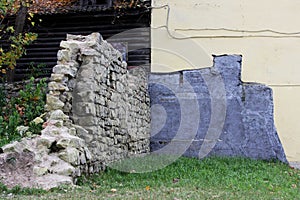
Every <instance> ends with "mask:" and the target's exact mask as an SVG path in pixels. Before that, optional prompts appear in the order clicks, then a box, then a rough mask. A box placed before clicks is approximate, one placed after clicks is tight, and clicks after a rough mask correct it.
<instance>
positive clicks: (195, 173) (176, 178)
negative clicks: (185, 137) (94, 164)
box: [0, 158, 300, 200]
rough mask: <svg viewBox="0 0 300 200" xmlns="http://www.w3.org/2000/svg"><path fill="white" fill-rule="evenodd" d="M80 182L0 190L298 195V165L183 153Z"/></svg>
mask: <svg viewBox="0 0 300 200" xmlns="http://www.w3.org/2000/svg"><path fill="white" fill-rule="evenodd" d="M78 184H79V186H80V187H75V188H74V187H73V188H71V187H59V188H57V189H53V190H50V191H48V192H46V193H42V192H40V191H38V192H31V191H30V190H28V189H27V190H26V193H27V194H28V196H24V194H25V192H23V193H21V194H23V195H20V194H19V193H14V191H10V190H3V189H1V187H0V190H2V193H4V192H5V195H7V194H8V193H13V194H16V196H15V197H17V198H22V199H35V198H39V199H58V198H59V199H172V200H173V199H264V200H265V199H295V200H296V199H300V171H299V170H296V169H292V168H290V167H289V166H288V165H286V164H283V163H279V162H266V161H255V160H250V159H245V158H205V159H203V160H200V161H199V160H197V159H192V158H180V159H178V160H177V161H176V162H174V163H173V164H172V165H169V166H167V167H165V168H163V169H161V170H158V171H154V172H150V173H142V174H135V173H124V172H120V171H117V170H114V169H107V170H106V171H105V172H101V173H99V174H97V175H93V176H91V177H82V178H80V179H79V180H78ZM18 192H20V191H18ZM33 194H34V195H33Z"/></svg>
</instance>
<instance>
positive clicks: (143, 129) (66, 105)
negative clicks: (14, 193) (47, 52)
mask: <svg viewBox="0 0 300 200" xmlns="http://www.w3.org/2000/svg"><path fill="white" fill-rule="evenodd" d="M60 47H61V50H59V51H58V54H57V57H58V62H57V65H56V66H54V68H53V73H52V74H51V77H50V82H49V83H48V89H49V92H48V94H47V102H46V106H45V108H46V110H47V116H48V117H47V121H46V122H45V123H44V129H43V130H42V132H41V135H39V136H36V137H34V138H24V139H22V140H21V141H20V142H14V143H12V144H8V145H5V146H3V147H2V148H1V150H2V154H0V166H1V170H0V175H1V177H2V178H3V179H2V180H1V181H2V182H3V183H5V184H6V185H8V186H14V185H21V186H22V187H42V188H44V189H48V188H52V187H56V186H58V185H60V184H73V183H74V182H76V177H78V176H80V175H82V174H90V173H95V172H98V171H100V170H102V169H103V168H104V167H105V166H106V165H107V164H109V163H111V162H113V161H118V160H121V159H123V158H127V157H132V156H136V155H140V154H148V153H149V151H150V148H149V143H150V141H149V138H150V100H149V96H148V91H147V89H148V87H147V78H148V77H147V73H146V70H144V68H142V67H139V68H134V69H131V70H130V72H129V71H128V70H127V64H126V62H124V61H122V54H121V53H120V52H119V51H117V50H115V49H114V48H113V47H112V46H111V45H110V44H109V43H107V42H106V41H104V40H103V39H102V37H101V36H100V34H99V33H93V34H91V35H88V36H75V35H67V40H66V41H62V42H61V44H60ZM24 152H26V154H25V153H24ZM29 156H30V159H28V157H29ZM12 158H14V159H16V160H17V162H15V163H13V164H11V163H10V162H8V160H11V159H12ZM22 165H26V166H27V167H26V169H25V168H24V170H25V171H24V170H19V169H17V168H18V167H20V166H22ZM8 174H11V176H8Z"/></svg>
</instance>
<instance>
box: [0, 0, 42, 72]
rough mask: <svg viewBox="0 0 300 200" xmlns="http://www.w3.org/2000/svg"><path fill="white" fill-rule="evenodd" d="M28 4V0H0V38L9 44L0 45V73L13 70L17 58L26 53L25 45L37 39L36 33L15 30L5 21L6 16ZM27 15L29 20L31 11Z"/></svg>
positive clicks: (31, 15)
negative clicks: (7, 45)
mask: <svg viewBox="0 0 300 200" xmlns="http://www.w3.org/2000/svg"><path fill="white" fill-rule="evenodd" d="M29 4H30V1H28V0H24V1H13V0H0V40H6V41H8V44H9V47H6V48H3V47H2V46H0V73H2V74H6V73H7V71H8V70H13V69H14V68H15V66H16V63H17V60H18V59H19V58H20V57H22V56H23V55H24V54H25V53H26V49H25V46H27V45H29V44H31V43H32V42H33V41H34V40H36V39H37V34H35V33H31V32H24V33H23V32H19V31H15V27H14V26H13V25H10V24H9V23H8V22H7V18H8V17H9V16H10V15H11V14H16V13H18V11H19V9H20V6H23V7H27V6H28V5H29ZM28 15H29V17H28V19H29V20H31V19H32V17H33V13H28ZM25 17H26V13H25V15H24V18H25ZM24 20H25V19H24ZM32 23H33V22H32ZM21 29H23V28H21Z"/></svg>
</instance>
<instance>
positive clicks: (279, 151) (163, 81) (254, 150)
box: [149, 55, 287, 162]
mask: <svg viewBox="0 0 300 200" xmlns="http://www.w3.org/2000/svg"><path fill="white" fill-rule="evenodd" d="M241 61H242V57H241V56H239V55H222V56H215V58H214V66H213V67H211V68H205V69H197V70H187V71H180V72H175V73H167V74H151V75H150V78H149V93H150V101H151V142H150V148H151V151H152V152H156V153H159V154H174V153H175V154H183V155H186V156H192V157H199V158H203V157H205V156H207V155H208V156H211V155H217V156H243V157H249V158H254V159H266V160H271V159H278V160H280V161H282V162H287V160H286V156H285V153H284V150H283V147H282V145H281V142H280V140H279V137H278V135H277V131H276V128H275V126H274V120H273V97H272V90H271V88H269V87H267V86H265V85H262V84H259V83H243V82H242V81H241ZM174 149H175V150H174Z"/></svg>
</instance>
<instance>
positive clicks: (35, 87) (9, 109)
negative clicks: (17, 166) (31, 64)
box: [0, 77, 47, 146]
mask: <svg viewBox="0 0 300 200" xmlns="http://www.w3.org/2000/svg"><path fill="white" fill-rule="evenodd" d="M34 81H35V79H34V78H33V77H32V78H31V79H30V81H29V82H28V83H27V84H26V85H25V86H24V88H23V90H20V91H19V93H18V95H17V96H16V97H11V96H9V95H7V92H6V91H5V88H3V86H1V88H0V99H1V100H0V112H1V116H0V146H3V145H5V144H7V143H9V142H11V141H14V140H19V139H21V138H22V137H24V136H27V135H26V134H25V133H31V134H39V133H40V131H41V130H42V124H41V123H38V122H36V121H34V119H36V118H37V117H39V116H40V115H41V114H43V112H44V105H45V101H46V88H47V84H46V82H45V79H41V80H40V81H39V82H38V83H36V84H35V83H34ZM18 126H23V128H24V131H22V130H19V131H18V130H17V127H18ZM25 130H26V131H25Z"/></svg>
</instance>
